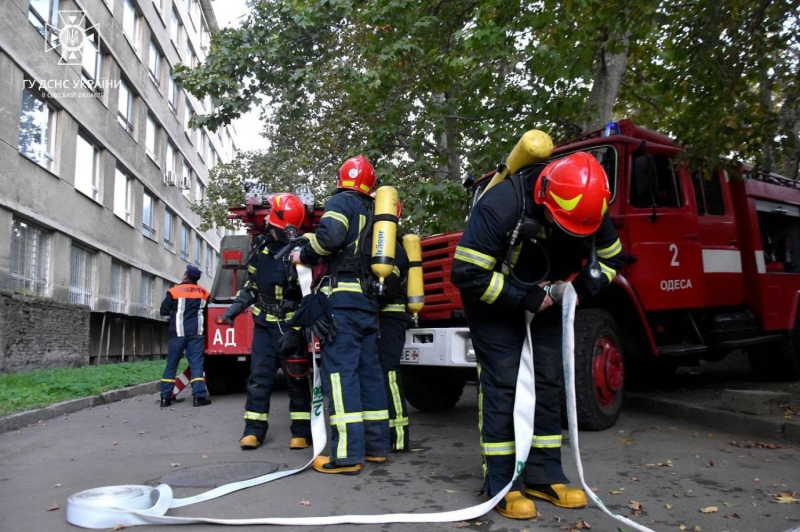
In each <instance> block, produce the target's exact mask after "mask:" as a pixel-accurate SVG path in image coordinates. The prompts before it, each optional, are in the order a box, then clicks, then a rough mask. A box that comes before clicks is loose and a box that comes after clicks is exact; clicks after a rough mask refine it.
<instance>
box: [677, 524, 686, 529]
mask: <svg viewBox="0 0 800 532" xmlns="http://www.w3.org/2000/svg"><path fill="white" fill-rule="evenodd" d="M678 530H686V526H685V525H681V526H679V527H678Z"/></svg>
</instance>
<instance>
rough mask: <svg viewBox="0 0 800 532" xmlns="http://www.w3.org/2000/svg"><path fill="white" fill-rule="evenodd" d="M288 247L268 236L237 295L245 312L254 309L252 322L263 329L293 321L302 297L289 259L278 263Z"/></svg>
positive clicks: (255, 251) (254, 254)
mask: <svg viewBox="0 0 800 532" xmlns="http://www.w3.org/2000/svg"><path fill="white" fill-rule="evenodd" d="M285 246H286V244H282V243H280V242H278V241H277V240H275V239H274V238H272V236H271V235H266V237H264V239H263V240H262V242H261V243H260V244H257V245H256V247H255V248H254V249H253V252H252V253H251V254H250V257H249V259H248V261H247V279H246V280H245V282H244V285H243V286H242V289H241V290H239V293H238V294H237V295H236V302H238V303H241V304H242V307H243V308H246V307H249V306H250V305H253V321H254V323H255V324H256V325H261V326H262V327H277V326H278V321H285V320H289V319H291V317H292V316H293V315H294V311H295V309H296V308H297V305H298V304H299V303H300V299H302V297H303V294H302V292H301V291H300V285H299V284H298V282H297V276H296V275H294V276H292V275H290V268H291V263H290V261H289V260H288V255H287V256H286V260H284V259H279V260H276V259H275V254H277V253H278V252H279V251H280V250H281V249H283V248H284V247H285ZM290 279H291V280H290Z"/></svg>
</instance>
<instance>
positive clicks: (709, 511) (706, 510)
mask: <svg viewBox="0 0 800 532" xmlns="http://www.w3.org/2000/svg"><path fill="white" fill-rule="evenodd" d="M718 510H719V508H717V507H716V506H708V507H706V508H700V511H701V512H702V513H704V514H715V513H717V511H718Z"/></svg>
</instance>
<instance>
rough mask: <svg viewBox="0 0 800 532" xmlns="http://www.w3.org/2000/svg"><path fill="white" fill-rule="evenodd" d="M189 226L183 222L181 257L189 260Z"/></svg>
mask: <svg viewBox="0 0 800 532" xmlns="http://www.w3.org/2000/svg"><path fill="white" fill-rule="evenodd" d="M189 234H190V233H189V226H188V225H186V224H184V223H182V224H181V258H182V259H183V260H185V261H187V262H188V261H189Z"/></svg>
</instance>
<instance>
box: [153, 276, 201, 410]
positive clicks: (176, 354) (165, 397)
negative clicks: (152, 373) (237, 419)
mask: <svg viewBox="0 0 800 532" xmlns="http://www.w3.org/2000/svg"><path fill="white" fill-rule="evenodd" d="M201 275H202V273H201V272H200V270H199V269H197V268H195V267H194V266H192V265H189V266H187V267H186V273H184V274H183V281H182V282H181V284H179V285H178V286H173V287H172V288H170V289H169V290H168V291H167V295H166V297H164V301H162V302H161V316H164V317H166V316H169V344H168V349H169V354H168V355H167V367H166V368H164V374H163V375H162V376H161V407H162V408H163V407H167V406H170V405H171V404H172V399H171V396H172V389H173V388H174V387H175V373H177V371H178V362H180V361H181V356H182V355H183V352H184V350H185V351H186V360H188V361H189V368H190V369H191V372H192V379H191V381H190V382H191V384H192V395H193V396H194V399H193V404H194V406H206V405H210V404H211V400H209V398H208V390H207V389H206V381H205V378H204V377H203V347H204V345H203V344H204V342H203V332H204V328H203V325H204V323H203V320H204V316H203V309H204V308H205V307H206V302H207V301H208V295H209V294H208V290H206V289H205V288H203V287H202V286H199V285H198V284H197V281H199V280H200V276H201Z"/></svg>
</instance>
